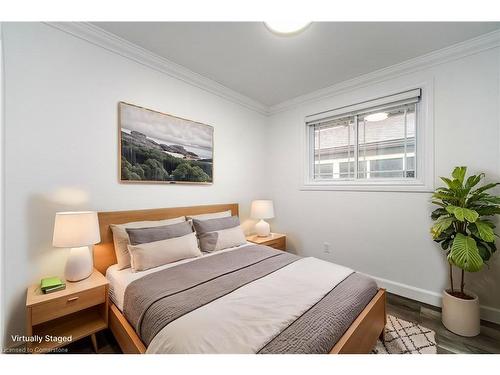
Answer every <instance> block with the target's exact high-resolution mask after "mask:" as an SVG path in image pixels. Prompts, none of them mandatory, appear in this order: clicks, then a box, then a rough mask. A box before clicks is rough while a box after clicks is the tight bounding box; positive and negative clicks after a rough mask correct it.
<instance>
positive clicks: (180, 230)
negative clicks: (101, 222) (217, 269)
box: [125, 221, 193, 245]
mask: <svg viewBox="0 0 500 375" xmlns="http://www.w3.org/2000/svg"><path fill="white" fill-rule="evenodd" d="M125 230H126V231H127V234H128V237H129V240H130V244H131V245H140V244H143V243H150V242H156V241H162V240H168V239H170V238H175V237H181V236H185V235H186V234H189V233H192V232H193V228H192V227H191V224H189V223H188V222H187V221H186V222H184V223H178V224H171V225H164V226H161V227H150V228H126V229H125Z"/></svg>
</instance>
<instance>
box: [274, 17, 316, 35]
mask: <svg viewBox="0 0 500 375" xmlns="http://www.w3.org/2000/svg"><path fill="white" fill-rule="evenodd" d="M264 24H265V25H266V27H267V28H268V29H269V30H271V31H272V32H273V33H276V34H280V35H290V34H298V33H299V32H301V31H303V30H304V29H305V28H306V27H307V26H309V25H310V24H311V22H304V21H297V20H280V21H272V22H264Z"/></svg>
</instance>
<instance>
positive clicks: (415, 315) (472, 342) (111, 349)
mask: <svg viewBox="0 0 500 375" xmlns="http://www.w3.org/2000/svg"><path fill="white" fill-rule="evenodd" d="M387 313H388V314H391V315H394V316H396V317H398V318H401V319H404V320H407V321H411V322H416V323H419V324H420V325H422V326H424V327H427V328H430V329H432V330H434V331H436V342H437V345H438V354H452V353H497V354H498V353H500V326H499V325H496V324H493V323H489V322H481V334H480V335H478V336H476V337H461V336H458V335H455V334H454V333H451V332H450V331H448V330H447V329H446V328H444V326H443V324H442V323H441V312H440V310H439V308H437V307H434V306H430V305H426V304H424V303H421V302H417V301H414V300H411V299H408V298H404V297H400V296H397V295H395V294H391V293H388V294H387ZM97 345H98V347H99V350H98V353H99V354H101V353H102V354H116V353H121V350H120V347H119V346H118V343H117V342H116V340H115V339H114V337H113V335H112V333H111V332H110V331H109V330H105V331H103V332H100V333H98V334H97ZM66 348H67V349H68V352H69V353H81V354H85V353H88V354H92V353H94V351H93V349H92V343H91V340H90V337H88V338H84V339H82V340H79V341H77V342H75V343H73V344H71V345H68V346H67V347H66Z"/></svg>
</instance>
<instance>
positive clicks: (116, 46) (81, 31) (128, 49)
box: [46, 22, 500, 116]
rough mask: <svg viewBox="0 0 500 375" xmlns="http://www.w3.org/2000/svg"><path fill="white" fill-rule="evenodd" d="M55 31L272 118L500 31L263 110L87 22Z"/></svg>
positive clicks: (469, 51)
mask: <svg viewBox="0 0 500 375" xmlns="http://www.w3.org/2000/svg"><path fill="white" fill-rule="evenodd" d="M46 24H47V25H49V26H52V27H54V28H56V29H58V30H61V31H64V32H66V33H68V34H71V35H73V36H75V37H77V38H80V39H83V40H85V41H87V42H89V43H92V44H94V45H97V46H99V47H101V48H104V49H106V50H108V51H111V52H113V53H116V54H118V55H120V56H123V57H125V58H128V59H130V60H133V61H135V62H137V63H139V64H142V65H145V66H148V67H150V68H152V69H155V70H157V71H159V72H162V73H164V74H167V75H169V76H170V77H173V78H176V79H179V80H181V81H183V82H186V83H188V84H190V85H193V86H196V87H198V88H200V89H202V90H205V91H208V92H210V93H212V94H215V95H217V96H219V97H221V98H224V99H226V100H228V101H231V102H233V103H237V104H239V105H241V106H244V107H246V108H248V109H250V110H253V111H256V112H258V113H260V114H263V115H267V116H270V115H274V114H277V113H280V112H283V111H286V110H288V109H291V108H294V107H297V106H299V105H302V104H305V103H309V102H314V101H317V100H320V99H324V98H328V97H331V96H334V95H338V94H341V93H343V92H347V91H351V90H354V89H357V88H360V87H363V86H367V85H370V84H374V83H377V82H381V81H385V80H387V79H390V78H395V77H398V76H401V75H405V74H409V73H413V72H417V71H420V70H424V69H427V68H430V67H432V66H435V65H439V64H444V63H446V62H449V61H453V60H457V59H460V58H463V57H466V56H470V55H473V54H476V53H479V52H482V51H486V50H489V49H492V48H496V47H499V46H500V30H497V31H493V32H490V33H487V34H484V35H480V36H478V37H476V38H473V39H469V40H466V41H464V42H460V43H457V44H454V45H451V46H449V47H445V48H442V49H439V50H437V51H434V52H431V53H428V54H425V55H422V56H418V57H415V58H413V59H410V60H407V61H404V62H402V63H399V64H395V65H391V66H389V67H386V68H382V69H379V70H376V71H374V72H371V73H367V74H363V75H361V76H358V77H355V78H352V79H349V80H346V81H343V82H339V83H336V84H334V85H332V86H328V87H326V88H323V89H320V90H316V91H313V92H311V93H308V94H305V95H301V96H298V97H295V98H293V99H290V100H286V101H284V102H282V103H279V104H276V105H273V106H266V105H265V104H263V103H260V102H258V101H256V100H254V99H251V98H249V97H247V96H245V95H243V94H240V93H238V92H236V91H234V90H232V89H230V88H228V87H226V86H224V85H222V84H220V83H218V82H216V81H214V80H211V79H209V78H206V77H204V76H202V75H201V74H198V73H195V72H193V71H191V70H189V69H187V68H185V67H183V66H181V65H179V64H176V63H174V62H172V61H170V60H168V59H166V58H164V57H161V56H159V55H157V54H155V53H153V52H151V51H148V50H146V49H144V48H142V47H139V46H137V45H136V44H133V43H131V42H129V41H127V40H125V39H122V38H120V37H118V36H117V35H115V34H112V33H110V32H108V31H106V30H103V29H101V28H100V27H97V26H94V25H92V24H91V23H88V22H46Z"/></svg>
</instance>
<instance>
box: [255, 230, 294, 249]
mask: <svg viewBox="0 0 500 375" xmlns="http://www.w3.org/2000/svg"><path fill="white" fill-rule="evenodd" d="M247 241H249V242H252V243H255V244H257V245H264V246H270V247H272V248H274V249H277V250H284V251H286V236H285V235H284V234H280V233H271V234H270V235H269V236H267V237H259V236H257V235H255V234H254V235H251V236H247Z"/></svg>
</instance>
